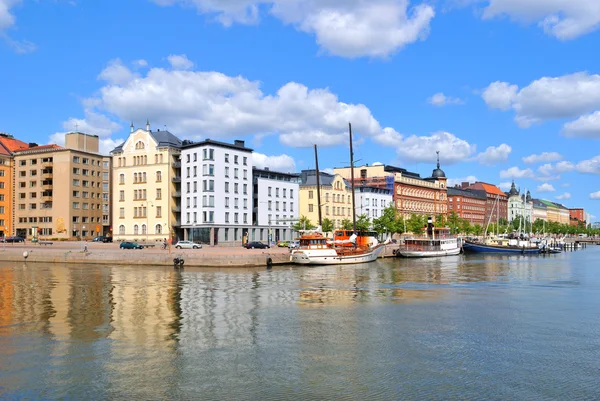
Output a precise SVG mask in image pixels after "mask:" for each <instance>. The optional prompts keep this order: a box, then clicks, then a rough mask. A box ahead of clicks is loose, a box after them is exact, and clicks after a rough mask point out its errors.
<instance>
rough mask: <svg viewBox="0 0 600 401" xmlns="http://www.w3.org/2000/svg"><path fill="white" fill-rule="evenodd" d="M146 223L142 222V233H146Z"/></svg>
mask: <svg viewBox="0 0 600 401" xmlns="http://www.w3.org/2000/svg"><path fill="white" fill-rule="evenodd" d="M146 234H147V233H146V225H145V224H142V235H146Z"/></svg>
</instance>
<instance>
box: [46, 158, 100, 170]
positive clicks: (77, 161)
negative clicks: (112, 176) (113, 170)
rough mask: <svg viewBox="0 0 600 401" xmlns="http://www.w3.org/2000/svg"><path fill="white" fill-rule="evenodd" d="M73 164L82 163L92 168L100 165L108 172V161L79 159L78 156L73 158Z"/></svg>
mask: <svg viewBox="0 0 600 401" xmlns="http://www.w3.org/2000/svg"><path fill="white" fill-rule="evenodd" d="M49 159H50V162H51V161H52V158H51V157H50V158H49ZM42 162H43V163H44V162H45V159H43V160H42ZM73 163H82V164H89V165H92V166H98V167H100V165H102V168H104V170H108V161H104V162H103V161H102V160H98V159H90V158H88V157H79V156H73Z"/></svg>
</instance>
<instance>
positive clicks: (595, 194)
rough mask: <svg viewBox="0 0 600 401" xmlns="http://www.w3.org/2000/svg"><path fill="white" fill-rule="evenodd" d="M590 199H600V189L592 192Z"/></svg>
mask: <svg viewBox="0 0 600 401" xmlns="http://www.w3.org/2000/svg"><path fill="white" fill-rule="evenodd" d="M590 199H594V200H599V199H600V191H596V192H592V193H591V194H590Z"/></svg>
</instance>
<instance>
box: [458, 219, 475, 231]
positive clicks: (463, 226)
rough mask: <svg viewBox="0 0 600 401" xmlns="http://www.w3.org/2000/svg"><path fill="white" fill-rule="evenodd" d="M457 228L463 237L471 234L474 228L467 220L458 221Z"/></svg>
mask: <svg viewBox="0 0 600 401" xmlns="http://www.w3.org/2000/svg"><path fill="white" fill-rule="evenodd" d="M458 226H459V230H460V232H461V233H463V234H465V235H469V234H471V233H472V232H473V229H474V227H473V226H472V225H471V222H470V221H469V220H467V219H460V220H459V225H458Z"/></svg>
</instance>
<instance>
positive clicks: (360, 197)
mask: <svg viewBox="0 0 600 401" xmlns="http://www.w3.org/2000/svg"><path fill="white" fill-rule="evenodd" d="M392 191H393V190H391V189H388V188H378V187H369V186H362V185H361V186H358V187H356V186H355V187H354V202H356V217H357V218H358V216H362V215H363V214H365V215H367V216H368V217H369V218H370V219H371V221H373V219H376V218H379V217H381V216H382V215H383V211H384V209H385V208H386V207H388V205H390V204H394V200H393V199H392Z"/></svg>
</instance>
